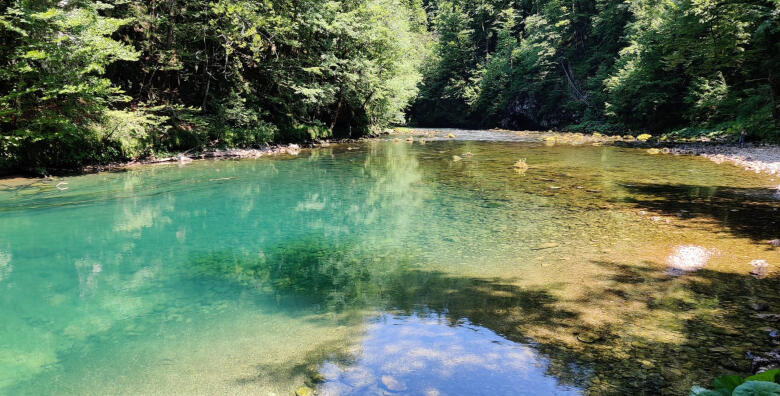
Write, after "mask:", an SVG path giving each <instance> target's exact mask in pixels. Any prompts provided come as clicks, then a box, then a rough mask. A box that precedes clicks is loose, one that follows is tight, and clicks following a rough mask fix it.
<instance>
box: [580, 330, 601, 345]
mask: <svg viewBox="0 0 780 396" xmlns="http://www.w3.org/2000/svg"><path fill="white" fill-rule="evenodd" d="M577 339H578V340H579V341H580V342H584V343H586V344H591V343H594V342H596V341H598V340H600V339H601V336H600V335H598V334H596V333H591V332H584V333H579V334H577Z"/></svg>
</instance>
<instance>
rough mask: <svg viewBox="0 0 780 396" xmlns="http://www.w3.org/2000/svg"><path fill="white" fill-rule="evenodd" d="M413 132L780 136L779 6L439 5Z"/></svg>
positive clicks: (650, 1) (765, 0)
mask: <svg viewBox="0 0 780 396" xmlns="http://www.w3.org/2000/svg"><path fill="white" fill-rule="evenodd" d="M430 6H431V8H432V14H433V18H432V19H433V26H432V27H433V30H434V32H435V33H436V37H437V39H438V42H437V43H436V45H435V53H436V56H435V57H432V58H431V59H430V60H429V62H428V63H427V64H426V67H425V68H424V69H423V75H424V77H423V83H422V85H421V89H420V95H419V96H418V98H417V99H416V101H415V103H414V104H413V106H412V108H411V111H410V116H411V119H412V121H413V122H415V123H417V124H421V125H431V126H434V125H435V126H449V125H453V126H466V127H493V126H502V127H508V128H537V129H549V128H570V127H572V128H574V129H577V130H614V131H616V132H617V131H623V132H625V131H631V130H641V131H644V130H651V131H654V133H656V134H658V133H662V132H667V131H670V130H678V129H681V128H686V127H693V128H696V129H702V130H721V131H726V132H727V133H732V134H733V131H734V130H735V128H736V131H737V132H736V135H737V136H738V135H739V133H740V132H741V130H742V128H744V129H745V130H746V133H747V134H748V135H749V136H753V137H756V138H761V139H765V140H778V139H779V136H780V132H779V130H780V102H778V100H777V98H778V93H780V80H779V79H778V78H777V70H779V69H780V47H779V46H778V42H780V20H779V19H778V18H780V13H778V12H777V2H776V1H772V0H760V1H753V2H737V1H725V2H723V1H715V0H674V1H663V2H658V1H655V0H638V1H630V2H628V1H625V0H575V1H571V2H563V1H560V0H542V1H538V2H511V3H510V2H506V1H505V0H487V1H482V2H479V3H469V2H464V1H462V0H432V1H431V5H430Z"/></svg>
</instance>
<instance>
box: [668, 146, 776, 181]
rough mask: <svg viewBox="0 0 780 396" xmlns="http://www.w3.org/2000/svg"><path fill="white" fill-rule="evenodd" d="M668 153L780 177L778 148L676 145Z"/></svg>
mask: <svg viewBox="0 0 780 396" xmlns="http://www.w3.org/2000/svg"><path fill="white" fill-rule="evenodd" d="M670 151H671V153H672V154H677V155H679V154H685V155H699V156H702V157H705V158H708V159H709V160H711V161H713V162H716V163H718V164H721V163H724V162H725V163H731V164H733V165H736V166H739V167H742V168H745V170H750V171H753V172H756V173H760V172H766V173H769V174H772V175H780V146H744V147H740V146H736V145H725V144H719V145H704V144H678V145H675V146H673V147H671V148H670Z"/></svg>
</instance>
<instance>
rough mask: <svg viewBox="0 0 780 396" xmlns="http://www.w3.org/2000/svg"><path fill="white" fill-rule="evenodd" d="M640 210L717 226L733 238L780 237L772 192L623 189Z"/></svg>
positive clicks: (778, 204)
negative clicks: (627, 191) (696, 220)
mask: <svg viewBox="0 0 780 396" xmlns="http://www.w3.org/2000/svg"><path fill="white" fill-rule="evenodd" d="M623 187H624V188H626V189H628V190H629V191H630V192H631V193H633V194H635V196H633V197H631V198H629V199H627V201H628V202H630V203H633V204H635V205H637V206H639V207H642V208H645V209H648V210H652V211H655V212H660V213H664V214H667V215H673V216H680V217H681V218H695V219H702V220H708V221H712V222H715V223H717V224H718V225H720V226H722V227H723V228H724V229H726V230H728V231H729V232H730V233H732V234H733V235H736V236H739V237H747V238H751V239H753V240H761V239H773V238H777V237H778V235H780V223H778V219H779V218H780V197H779V196H778V194H779V192H778V190H776V189H771V188H733V187H721V186H693V185H684V184H632V185H623Z"/></svg>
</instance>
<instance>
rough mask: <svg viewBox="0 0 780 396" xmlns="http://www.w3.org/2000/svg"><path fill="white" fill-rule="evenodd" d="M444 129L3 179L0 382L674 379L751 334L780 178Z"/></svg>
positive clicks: (91, 386) (630, 384)
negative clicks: (684, 267)
mask: <svg viewBox="0 0 780 396" xmlns="http://www.w3.org/2000/svg"><path fill="white" fill-rule="evenodd" d="M455 134H456V135H457V136H458V139H440V140H435V141H429V142H427V143H426V144H420V143H419V142H413V143H408V142H403V141H402V142H392V141H368V142H364V143H359V144H357V143H356V144H350V145H333V146H331V147H328V148H320V149H315V150H312V151H304V152H302V153H301V154H300V155H299V156H297V157H278V158H262V159H256V160H226V161H196V162H194V163H190V164H186V165H176V164H168V165H156V166H142V167H137V168H133V169H131V170H128V171H126V172H118V173H101V174H94V175H86V176H79V177H69V178H63V179H57V180H37V181H33V182H28V183H23V182H20V181H19V180H15V181H14V182H13V183H8V184H4V183H2V181H0V296H1V298H0V393H2V394H116V393H131V394H175V393H181V394H196V393H197V394H207V393H211V394H213V393H229V394H249V393H252V394H255V393H261V394H266V393H276V394H291V393H292V392H293V391H294V389H296V388H297V387H299V386H301V385H303V384H308V385H309V386H312V387H316V388H317V389H318V391H319V392H321V393H323V394H367V393H368V394H374V393H382V392H397V393H405V394H426V395H435V394H441V395H444V394H491V395H493V394H583V393H598V394H604V393H617V394H622V393H629V392H637V391H640V392H642V391H644V392H646V393H647V394H659V393H666V394H681V393H687V389H688V388H689V387H690V386H691V385H693V384H703V385H706V384H708V383H709V381H710V380H711V378H712V377H713V376H716V375H719V374H723V373H726V372H732V371H733V372H743V373H744V372H748V371H749V370H750V361H749V360H748V359H747V358H746V357H745V352H747V351H751V352H762V351H768V350H770V349H772V348H773V347H774V346H773V344H772V340H771V339H770V338H769V336H768V335H767V330H768V329H771V328H776V327H777V326H778V323H776V322H771V321H769V320H768V319H766V316H764V317H763V318H762V317H759V316H757V315H756V312H755V311H753V310H752V309H751V308H750V304H751V303H755V302H760V303H765V304H767V306H768V312H769V313H777V310H778V303H780V296H778V293H777V290H778V289H780V276H779V274H778V271H777V269H776V266H777V265H778V263H780V260H778V259H779V258H780V253H779V252H780V250H778V249H777V248H772V247H771V246H770V245H768V244H767V243H766V240H767V239H773V238H777V237H780V226H779V225H778V223H777V221H778V218H779V217H780V216H778V215H777V213H778V210H779V208H780V201H778V197H777V190H776V188H775V187H776V186H777V185H778V184H780V182H778V180H775V179H773V178H772V177H770V176H767V175H760V174H753V173H748V172H745V171H743V170H741V169H739V168H736V167H733V166H730V165H716V164H714V163H712V162H709V161H707V160H704V159H700V158H692V157H674V156H666V155H649V154H647V153H645V152H644V151H642V150H637V149H623V148H616V147H592V146H560V145H553V146H546V145H544V144H541V143H540V142H535V141H533V139H532V138H528V137H523V136H517V135H512V136H509V137H507V135H503V134H499V133H495V132H486V131H482V132H479V133H470V132H465V131H455ZM474 138H477V139H479V140H468V139H474ZM501 140H504V141H501ZM506 140H511V141H506ZM467 152H468V153H471V154H472V155H471V156H468V155H464V154H465V153H467ZM454 155H457V156H459V157H461V158H462V159H460V160H458V161H454V160H453V156H454ZM520 158H525V159H526V161H527V163H528V164H529V166H530V168H529V169H528V170H527V171H526V172H524V173H518V172H516V171H515V170H514V169H513V168H512V164H513V163H514V162H515V161H517V160H518V159H520ZM63 182H65V183H67V184H64V183H63ZM687 245H695V246H701V247H702V248H704V249H707V251H708V252H712V255H711V258H710V259H709V261H707V262H706V265H705V267H704V268H703V269H701V270H699V271H697V272H692V273H685V274H683V275H681V276H674V275H672V274H670V273H669V272H668V271H667V268H666V266H667V262H669V256H671V255H673V254H674V252H675V251H676V250H675V249H676V248H677V247H679V246H687ZM755 259H763V260H766V261H767V262H768V263H769V264H770V267H769V274H768V276H767V277H765V278H763V279H755V278H753V277H751V276H750V275H749V271H750V270H751V266H750V264H749V263H750V261H751V260H755ZM764 313H766V312H764Z"/></svg>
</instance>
